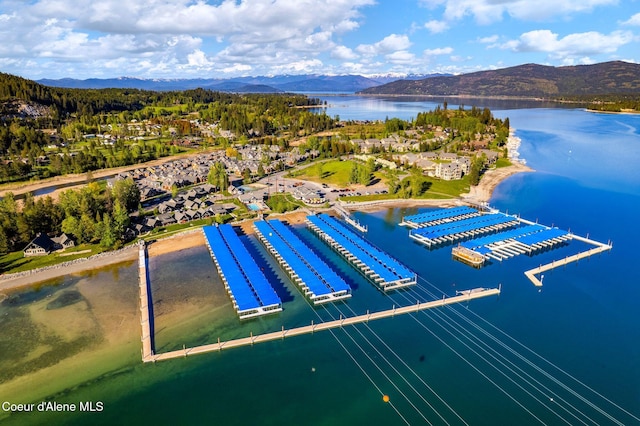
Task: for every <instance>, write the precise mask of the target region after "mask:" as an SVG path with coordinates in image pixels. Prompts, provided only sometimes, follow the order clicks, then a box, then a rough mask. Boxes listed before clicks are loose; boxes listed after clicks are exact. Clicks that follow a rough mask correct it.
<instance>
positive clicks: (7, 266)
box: [0, 244, 104, 273]
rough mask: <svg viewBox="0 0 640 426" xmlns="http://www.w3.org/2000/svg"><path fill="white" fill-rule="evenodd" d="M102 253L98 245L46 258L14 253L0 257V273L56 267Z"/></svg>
mask: <svg viewBox="0 0 640 426" xmlns="http://www.w3.org/2000/svg"><path fill="white" fill-rule="evenodd" d="M87 250H88V251H87ZM103 251H104V249H102V248H101V247H100V246H99V245H98V244H81V245H79V246H77V247H74V248H72V249H67V250H65V251H63V252H54V253H51V254H48V255H46V256H32V257H24V254H23V252H22V251H14V252H12V253H8V254H5V255H3V256H0V272H2V273H5V272H11V273H14V272H23V271H28V270H30V269H36V268H43V267H45V266H51V265H57V264H59V263H63V262H68V261H70V260H76V259H80V258H84V257H89V256H92V255H94V254H98V253H101V252H103Z"/></svg>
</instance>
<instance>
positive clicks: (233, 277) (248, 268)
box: [202, 224, 282, 319]
mask: <svg viewBox="0 0 640 426" xmlns="http://www.w3.org/2000/svg"><path fill="white" fill-rule="evenodd" d="M202 231H203V233H204V236H205V241H206V244H207V247H208V248H209V253H211V258H212V259H213V262H214V263H215V265H216V268H217V269H218V272H219V273H220V276H221V277H222V281H223V283H224V287H225V289H226V290H227V292H228V293H229V296H230V297H231V301H232V303H233V307H234V309H235V310H236V313H237V314H238V317H240V319H245V318H253V317H257V316H260V315H266V314H271V313H275V312H280V311H282V302H281V300H280V298H279V297H278V295H277V294H276V292H275V290H274V289H273V287H271V285H270V284H269V282H268V281H267V278H266V277H265V276H264V274H263V273H262V271H261V270H260V268H259V267H258V264H257V263H256V261H255V259H254V258H253V257H252V256H251V255H250V254H249V251H248V250H247V248H246V247H245V246H244V244H242V241H240V238H239V237H238V235H237V234H236V232H235V231H234V230H233V227H232V226H231V225H228V224H225V225H220V226H204V227H203V228H202Z"/></svg>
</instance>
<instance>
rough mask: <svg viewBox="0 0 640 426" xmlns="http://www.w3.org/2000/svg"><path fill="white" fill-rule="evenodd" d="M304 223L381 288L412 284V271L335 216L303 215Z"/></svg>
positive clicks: (415, 278)
mask: <svg viewBox="0 0 640 426" xmlns="http://www.w3.org/2000/svg"><path fill="white" fill-rule="evenodd" d="M307 225H308V227H309V228H310V229H311V230H312V231H314V232H315V233H316V234H317V235H318V236H319V237H320V238H321V239H322V240H323V241H325V242H326V243H327V244H328V245H329V246H330V247H331V248H333V249H334V250H335V251H337V252H338V253H340V254H341V255H342V257H344V258H345V259H347V260H348V261H349V262H350V263H351V265H353V266H354V267H355V268H357V269H358V270H359V271H360V272H362V274H364V276H366V277H367V278H368V279H369V280H370V281H372V282H374V283H375V284H376V285H378V287H379V288H380V289H381V290H383V291H388V290H394V289H397V288H402V287H407V286H410V285H414V284H416V282H417V279H418V277H417V275H416V273H415V272H413V271H411V270H409V269H408V268H407V267H406V266H404V265H403V264H402V263H400V262H399V261H397V260H396V259H394V258H392V257H391V256H389V255H388V254H387V253H385V252H384V251H382V250H380V249H379V248H377V247H375V246H374V245H373V244H371V243H369V242H368V241H366V240H365V239H363V238H362V237H360V236H359V235H357V234H355V233H354V232H353V231H351V230H350V229H349V228H347V227H346V226H344V225H343V224H342V223H340V221H338V220H337V219H335V218H333V217H331V216H329V215H327V214H324V213H323V214H319V215H317V216H314V215H311V216H307Z"/></svg>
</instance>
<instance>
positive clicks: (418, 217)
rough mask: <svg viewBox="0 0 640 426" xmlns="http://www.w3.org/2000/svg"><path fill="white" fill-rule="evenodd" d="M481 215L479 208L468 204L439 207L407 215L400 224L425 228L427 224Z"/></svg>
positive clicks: (431, 224)
mask: <svg viewBox="0 0 640 426" xmlns="http://www.w3.org/2000/svg"><path fill="white" fill-rule="evenodd" d="M476 216H480V212H479V211H478V210H477V209H474V208H472V207H468V206H460V207H452V208H450V209H438V210H432V211H428V212H426V213H418V214H414V215H410V216H405V217H403V218H402V220H401V221H400V223H399V225H400V226H408V227H409V228H414V229H415V228H424V227H427V226H434V225H440V224H442V223H447V222H452V221H457V220H462V219H467V218H471V217H476Z"/></svg>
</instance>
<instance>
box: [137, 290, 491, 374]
mask: <svg viewBox="0 0 640 426" xmlns="http://www.w3.org/2000/svg"><path fill="white" fill-rule="evenodd" d="M499 294H500V288H492V289H486V288H478V289H472V290H468V291H464V292H458V294H457V295H456V296H452V297H443V298H442V299H440V300H433V301H429V302H420V301H418V302H417V303H416V304H415V305H410V306H403V307H395V306H394V307H393V308H392V309H388V310H385V311H379V312H372V313H369V312H367V313H366V314H364V315H358V316H353V317H346V318H340V319H337V320H334V321H327V322H321V323H319V324H314V323H313V321H312V322H311V324H310V325H307V326H304V327H297V328H292V329H285V328H284V327H283V328H282V330H281V331H276V332H272V333H266V334H259V335H255V336H254V335H253V333H252V334H250V335H249V336H248V337H244V338H240V339H234V340H228V341H226V342H225V341H220V340H219V339H218V342H217V343H212V344H209V345H202V346H196V347H193V348H184V349H181V350H177V351H172V352H165V353H162V354H155V355H154V354H152V355H149V356H146V357H144V356H143V358H142V361H143V362H156V361H164V360H168V359H174V358H184V357H187V356H189V355H196V354H203V353H208V352H220V351H222V350H223V349H230V348H236V347H240V346H248V345H254V344H257V343H262V342H269V341H273V340H281V339H284V338H285V337H293V336H299V335H302V334H309V333H314V332H316V331H322V330H330V329H333V328H338V327H343V326H345V325H353V324H359V323H363V322H368V321H373V320H377V319H381V318H389V317H394V316H396V315H402V314H407V313H413V312H419V311H423V310H426V309H433V308H437V307H439V306H446V305H451V304H454V303H464V302H468V301H470V300H473V299H479V298H482V297H488V296H497V295H499Z"/></svg>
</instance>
